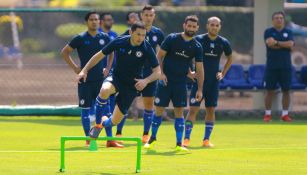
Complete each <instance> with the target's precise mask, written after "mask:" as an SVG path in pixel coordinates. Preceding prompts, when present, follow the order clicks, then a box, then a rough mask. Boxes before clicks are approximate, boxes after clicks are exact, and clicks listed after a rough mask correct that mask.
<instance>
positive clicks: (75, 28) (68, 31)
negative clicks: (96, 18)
mask: <svg viewBox="0 0 307 175" xmlns="http://www.w3.org/2000/svg"><path fill="white" fill-rule="evenodd" d="M85 30H86V25H84V24H80V23H67V24H61V25H59V26H58V27H57V28H56V29H55V34H56V35H57V36H58V37H60V38H64V39H68V38H71V37H72V36H74V35H76V34H78V33H81V32H83V31H85Z"/></svg>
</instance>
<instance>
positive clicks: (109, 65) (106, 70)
mask: <svg viewBox="0 0 307 175" xmlns="http://www.w3.org/2000/svg"><path fill="white" fill-rule="evenodd" d="M113 61H114V52H112V53H111V54H109V55H108V61H107V67H106V68H104V69H103V76H104V77H106V76H108V75H109V73H110V70H111V69H112V64H113Z"/></svg>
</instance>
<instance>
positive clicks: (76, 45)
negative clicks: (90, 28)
mask: <svg viewBox="0 0 307 175" xmlns="http://www.w3.org/2000/svg"><path fill="white" fill-rule="evenodd" d="M109 42H110V38H109V36H108V35H107V34H105V33H102V32H98V33H97V34H96V36H91V35H90V34H89V33H88V32H83V33H81V34H79V35H77V36H75V37H74V38H73V39H72V40H71V41H70V43H69V44H68V45H69V46H70V47H71V48H73V49H77V52H78V56H79V59H80V63H81V69H82V68H83V67H84V66H85V65H86V63H87V62H88V61H89V60H90V59H91V58H92V56H93V55H95V54H96V53H97V52H99V51H100V50H101V49H102V48H103V47H104V46H106V45H107V44H108V43H109ZM102 71H103V63H102V61H100V62H99V63H98V64H96V65H95V66H94V67H93V68H92V69H91V70H90V71H89V72H88V74H87V81H100V80H103V74H102Z"/></svg>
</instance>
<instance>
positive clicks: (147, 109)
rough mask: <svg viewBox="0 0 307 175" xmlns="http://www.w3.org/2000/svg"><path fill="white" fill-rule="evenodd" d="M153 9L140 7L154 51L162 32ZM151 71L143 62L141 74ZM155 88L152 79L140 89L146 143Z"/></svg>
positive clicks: (159, 43)
mask: <svg viewBox="0 0 307 175" xmlns="http://www.w3.org/2000/svg"><path fill="white" fill-rule="evenodd" d="M155 15H156V14H155V9H154V8H153V7H152V6H151V5H146V6H144V8H143V9H142V12H141V19H142V22H143V23H144V25H145V28H146V38H145V39H146V41H148V42H149V43H150V45H151V46H152V48H153V49H154V51H157V50H158V49H159V48H160V45H161V44H162V41H163V40H164V34H163V32H162V31H161V29H159V28H157V27H155V26H153V22H154V20H155ZM151 73H152V69H151V67H150V64H149V62H147V63H145V66H144V68H143V76H144V77H147V76H149V75H150V74H151ZM156 89H157V81H154V82H152V83H149V84H148V85H147V86H146V87H145V88H144V89H143V91H142V93H141V94H142V98H143V104H144V112H143V124H144V130H143V137H142V142H143V143H147V142H148V139H149V136H148V133H149V130H150V126H151V122H152V118H153V114H154V110H153V109H154V96H155V94H156ZM124 121H125V120H123V121H122V122H121V123H120V124H119V125H118V126H117V132H116V135H117V136H118V135H119V136H121V134H122V127H123V125H124Z"/></svg>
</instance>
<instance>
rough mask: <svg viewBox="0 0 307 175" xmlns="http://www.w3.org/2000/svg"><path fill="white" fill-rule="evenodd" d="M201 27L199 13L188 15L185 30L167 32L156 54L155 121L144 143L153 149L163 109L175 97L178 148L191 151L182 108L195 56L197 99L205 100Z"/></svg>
mask: <svg viewBox="0 0 307 175" xmlns="http://www.w3.org/2000/svg"><path fill="white" fill-rule="evenodd" d="M198 28H199V23H198V18H197V17H196V16H187V17H186V18H185V21H184V23H183V29H184V32H182V33H172V34H170V35H168V36H167V38H166V39H165V40H164V41H163V43H162V45H161V48H160V50H159V51H158V54H157V57H158V59H159V63H160V66H161V70H162V74H161V77H160V80H159V85H158V90H157V95H156V98H155V106H156V111H155V115H154V117H153V121H152V128H151V136H150V139H149V141H148V142H147V143H146V144H145V145H144V148H146V149H152V148H153V145H154V144H155V143H156V139H157V132H158V128H159V126H160V125H161V122H162V117H161V115H162V114H163V112H164V108H165V107H168V105H169V102H170V100H172V103H173V106H174V113H175V130H176V147H175V150H176V151H188V149H187V148H185V147H183V146H182V136H183V130H184V117H183V110H184V107H186V105H187V104H186V103H187V89H186V85H187V82H186V80H187V79H186V77H187V74H188V72H189V68H190V63H191V61H192V60H193V59H195V66H196V72H197V80H198V90H197V92H196V100H197V101H199V100H201V99H202V89H203V81H204V69H203V63H202V62H203V49H202V46H201V44H200V43H199V42H198V41H196V40H195V39H194V38H193V36H194V35H195V33H196V32H197V31H198Z"/></svg>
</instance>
